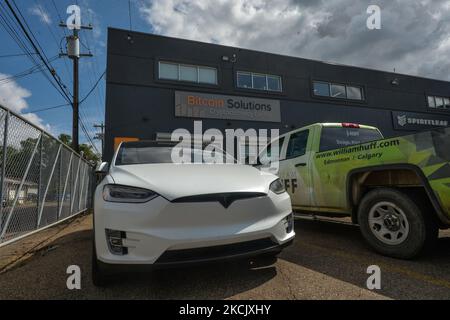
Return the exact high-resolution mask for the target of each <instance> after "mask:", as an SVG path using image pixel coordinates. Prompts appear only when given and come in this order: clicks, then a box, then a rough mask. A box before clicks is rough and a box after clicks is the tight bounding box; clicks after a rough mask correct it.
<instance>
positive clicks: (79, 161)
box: [70, 157, 82, 214]
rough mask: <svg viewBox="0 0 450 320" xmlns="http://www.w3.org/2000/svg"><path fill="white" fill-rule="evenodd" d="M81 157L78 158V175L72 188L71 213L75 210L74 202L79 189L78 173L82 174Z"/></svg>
mask: <svg viewBox="0 0 450 320" xmlns="http://www.w3.org/2000/svg"><path fill="white" fill-rule="evenodd" d="M81 161H82V160H81V157H80V158H78V168H77V175H76V176H75V183H74V188H73V190H72V195H71V198H72V199H70V200H71V204H70V214H72V211H73V203H74V202H75V195H76V191H77V186H78V175H79V174H80V164H81Z"/></svg>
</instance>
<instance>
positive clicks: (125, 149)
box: [115, 141, 236, 166]
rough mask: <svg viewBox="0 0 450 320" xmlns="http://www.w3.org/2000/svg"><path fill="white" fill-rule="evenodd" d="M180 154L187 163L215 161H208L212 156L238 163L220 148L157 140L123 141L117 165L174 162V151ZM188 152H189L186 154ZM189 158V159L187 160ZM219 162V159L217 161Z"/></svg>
mask: <svg viewBox="0 0 450 320" xmlns="http://www.w3.org/2000/svg"><path fill="white" fill-rule="evenodd" d="M174 148H177V150H175V151H174V153H175V154H177V155H178V156H180V157H181V156H182V155H184V159H185V160H184V161H183V162H185V163H186V162H187V163H196V162H201V163H213V162H214V161H208V160H209V159H210V158H211V157H214V158H215V159H221V161H219V162H222V163H236V159H234V158H233V157H232V156H231V155H229V154H228V153H226V152H224V151H223V150H220V149H215V150H214V151H213V152H210V151H207V150H201V149H195V148H192V149H189V148H186V149H184V148H181V147H178V146H177V145H175V144H162V143H157V142H145V141H139V142H126V143H123V144H122V145H121V147H120V149H119V152H118V153H117V158H116V162H115V164H116V166H117V165H119V166H120V165H129V164H151V163H174V162H177V161H173V159H172V151H173V149H174ZM186 154H189V155H187V156H186ZM186 159H187V161H186ZM216 162H218V161H216Z"/></svg>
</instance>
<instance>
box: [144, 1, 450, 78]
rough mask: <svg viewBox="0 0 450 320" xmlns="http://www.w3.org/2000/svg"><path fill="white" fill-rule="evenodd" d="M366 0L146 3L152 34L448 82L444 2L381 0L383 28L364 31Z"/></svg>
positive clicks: (448, 9) (449, 10)
mask: <svg viewBox="0 0 450 320" xmlns="http://www.w3.org/2000/svg"><path fill="white" fill-rule="evenodd" d="M369 4H371V3H370V1H356V2H355V1H354V2H349V1H348V0H327V1H323V0H273V1H262V0H217V1H204V0H189V1H187V0H147V1H146V2H141V5H140V13H141V16H142V17H143V19H144V20H145V21H146V22H148V24H150V25H151V26H152V27H153V29H154V31H155V32H156V33H159V34H164V35H168V36H174V37H181V38H186V39H193V40H200V41H206V42H213V43H220V44H225V45H232V46H238V47H244V48H250V49H256V50H263V51H269V52H274V53H281V54H288V55H293V56H300V57H304V58H309V59H315V60H325V61H334V62H339V63H343V64H350V65H357V66H361V67H369V68H376V69H381V70H388V71H392V69H393V68H395V69H396V71H397V72H401V73H409V74H417V75H422V76H427V77H433V78H439V79H445V80H450V74H449V73H448V71H447V70H448V69H449V68H450V61H449V60H448V58H447V57H448V56H450V43H449V40H448V34H450V23H448V22H450V5H449V3H448V1H446V0H423V1H420V2H412V1H408V0H378V1H377V4H378V5H379V6H380V7H381V23H382V25H381V27H382V28H381V30H368V29H367V27H366V19H367V18H368V16H369V15H368V14H367V13H366V9H367V7H368V5H369Z"/></svg>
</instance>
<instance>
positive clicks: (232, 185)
mask: <svg viewBox="0 0 450 320" xmlns="http://www.w3.org/2000/svg"><path fill="white" fill-rule="evenodd" d="M172 147H173V146H164V145H160V144H153V143H149V142H127V143H122V145H121V146H120V147H119V149H118V151H117V152H116V155H115V156H114V158H113V162H112V164H111V165H110V167H109V170H108V173H107V174H106V176H105V178H104V179H103V180H102V181H101V182H100V184H99V185H98V186H97V188H96V191H95V203H94V233H95V237H94V238H95V243H94V244H95V246H94V249H95V250H94V256H93V268H94V269H93V277H94V282H96V283H101V282H102V279H104V273H103V271H102V269H104V268H106V267H108V266H117V265H121V266H156V265H165V264H184V263H188V262H191V261H192V262H193V261H197V262H199V261H200V262H201V261H212V260H221V259H228V258H237V257H244V256H248V255H257V254H263V253H268V252H272V253H274V254H276V253H278V252H279V251H280V250H281V249H282V248H283V247H285V246H286V245H288V244H289V243H291V242H292V240H293V238H294V236H295V231H294V228H293V220H292V207H291V201H290V197H289V195H288V194H287V192H286V191H285V190H284V188H283V185H282V183H280V181H279V180H278V178H277V177H276V176H274V175H272V174H270V173H266V172H262V171H259V170H257V169H255V168H253V167H250V166H245V165H240V164H173V163H172V162H171V160H170V154H171V149H172ZM224 157H225V155H224Z"/></svg>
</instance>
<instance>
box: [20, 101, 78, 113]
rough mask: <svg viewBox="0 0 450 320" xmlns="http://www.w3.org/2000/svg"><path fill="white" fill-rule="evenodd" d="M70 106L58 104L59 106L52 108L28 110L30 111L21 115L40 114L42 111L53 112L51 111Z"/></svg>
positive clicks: (68, 104)
mask: <svg viewBox="0 0 450 320" xmlns="http://www.w3.org/2000/svg"><path fill="white" fill-rule="evenodd" d="M70 105H72V104H71V103H64V104H59V105H56V106H52V107H43V108H38V109H35V110H30V111H28V112H26V113H23V114H28V113H38V112H42V111H47V110H53V109H58V108H62V107H67V106H70Z"/></svg>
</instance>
